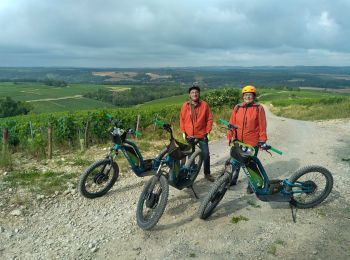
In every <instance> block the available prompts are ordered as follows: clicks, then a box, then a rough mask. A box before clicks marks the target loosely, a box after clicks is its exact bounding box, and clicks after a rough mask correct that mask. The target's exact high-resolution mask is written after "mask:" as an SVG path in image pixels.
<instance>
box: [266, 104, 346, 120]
mask: <svg viewBox="0 0 350 260" xmlns="http://www.w3.org/2000/svg"><path fill="white" fill-rule="evenodd" d="M271 111H272V112H273V113H275V114H276V115H278V116H283V117H288V118H293V119H299V120H310V121H312V120H327V119H338V118H349V116H350V113H349V111H350V99H345V100H344V101H343V102H340V103H338V104H330V105H325V104H314V105H311V106H309V105H294V104H293V105H289V106H283V107H274V108H272V109H271ZM334 111H336V113H334Z"/></svg>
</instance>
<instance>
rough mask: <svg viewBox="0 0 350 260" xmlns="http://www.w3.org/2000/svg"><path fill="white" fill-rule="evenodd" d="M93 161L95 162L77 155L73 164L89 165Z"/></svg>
mask: <svg viewBox="0 0 350 260" xmlns="http://www.w3.org/2000/svg"><path fill="white" fill-rule="evenodd" d="M92 163H93V161H90V160H86V159H83V158H80V157H76V158H74V159H73V165H75V166H88V165H90V164H92Z"/></svg>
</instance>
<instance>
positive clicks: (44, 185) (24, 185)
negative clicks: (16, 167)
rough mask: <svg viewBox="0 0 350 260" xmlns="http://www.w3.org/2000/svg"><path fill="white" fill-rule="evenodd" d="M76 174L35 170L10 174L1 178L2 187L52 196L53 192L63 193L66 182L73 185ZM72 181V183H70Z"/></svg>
mask: <svg viewBox="0 0 350 260" xmlns="http://www.w3.org/2000/svg"><path fill="white" fill-rule="evenodd" d="M76 176H77V174H76V173H63V172H45V173H43V172H39V171H35V170H31V171H24V172H12V173H11V174H9V175H6V176H4V177H3V178H2V181H3V185H4V186H5V187H9V188H21V189H27V190H30V191H31V192H33V193H40V194H52V193H54V192H55V191H64V190H65V189H66V188H67V181H68V180H69V181H70V182H73V183H75V182H76ZM72 179H73V181H72Z"/></svg>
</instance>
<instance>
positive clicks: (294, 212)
mask: <svg viewBox="0 0 350 260" xmlns="http://www.w3.org/2000/svg"><path fill="white" fill-rule="evenodd" d="M290 209H291V211H292V218H293V222H294V223H297V209H298V208H296V207H294V205H292V204H290Z"/></svg>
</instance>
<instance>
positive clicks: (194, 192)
mask: <svg viewBox="0 0 350 260" xmlns="http://www.w3.org/2000/svg"><path fill="white" fill-rule="evenodd" d="M189 188H191V190H192V191H193V194H194V196H195V197H196V199H199V198H198V196H197V194H196V192H195V191H194V189H193V185H191V186H189Z"/></svg>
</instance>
